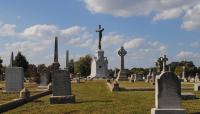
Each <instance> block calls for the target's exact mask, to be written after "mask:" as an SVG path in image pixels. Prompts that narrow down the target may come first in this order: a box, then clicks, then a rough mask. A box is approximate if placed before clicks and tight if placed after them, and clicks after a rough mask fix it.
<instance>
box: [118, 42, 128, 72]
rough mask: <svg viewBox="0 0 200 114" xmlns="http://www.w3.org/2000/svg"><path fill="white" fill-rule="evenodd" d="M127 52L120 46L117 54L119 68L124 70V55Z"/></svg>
mask: <svg viewBox="0 0 200 114" xmlns="http://www.w3.org/2000/svg"><path fill="white" fill-rule="evenodd" d="M126 54H127V51H126V50H125V49H124V47H123V46H122V47H121V49H120V50H119V51H118V55H119V56H121V70H124V56H125V55H126Z"/></svg>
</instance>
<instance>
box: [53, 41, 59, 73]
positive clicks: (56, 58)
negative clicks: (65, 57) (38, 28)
mask: <svg viewBox="0 0 200 114" xmlns="http://www.w3.org/2000/svg"><path fill="white" fill-rule="evenodd" d="M59 67H60V64H59V62H58V37H55V47H54V62H53V69H54V70H59Z"/></svg>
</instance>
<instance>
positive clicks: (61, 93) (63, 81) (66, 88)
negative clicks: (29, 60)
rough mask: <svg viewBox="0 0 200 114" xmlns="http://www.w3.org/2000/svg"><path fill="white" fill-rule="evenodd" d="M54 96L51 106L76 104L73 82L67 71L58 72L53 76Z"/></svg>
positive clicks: (51, 98)
mask: <svg viewBox="0 0 200 114" xmlns="http://www.w3.org/2000/svg"><path fill="white" fill-rule="evenodd" d="M52 85H53V87H52V91H53V96H51V97H50V103H51V104H64V103H74V102H75V96H74V95H72V93H71V82H70V78H69V74H68V73H67V71H66V70H56V71H54V72H53V75H52Z"/></svg>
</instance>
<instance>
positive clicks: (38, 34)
mask: <svg viewBox="0 0 200 114" xmlns="http://www.w3.org/2000/svg"><path fill="white" fill-rule="evenodd" d="M58 30H59V29H58V27H56V26H55V25H45V24H44V25H33V26H31V27H29V28H26V29H25V30H24V31H23V32H22V33H21V35H23V36H24V37H27V38H47V37H52V36H55V35H57V34H58Z"/></svg>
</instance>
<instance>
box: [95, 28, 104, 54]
mask: <svg viewBox="0 0 200 114" xmlns="http://www.w3.org/2000/svg"><path fill="white" fill-rule="evenodd" d="M103 31H104V28H101V25H99V28H98V29H97V30H96V32H98V33H99V45H98V48H99V50H101V39H102V33H103Z"/></svg>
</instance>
